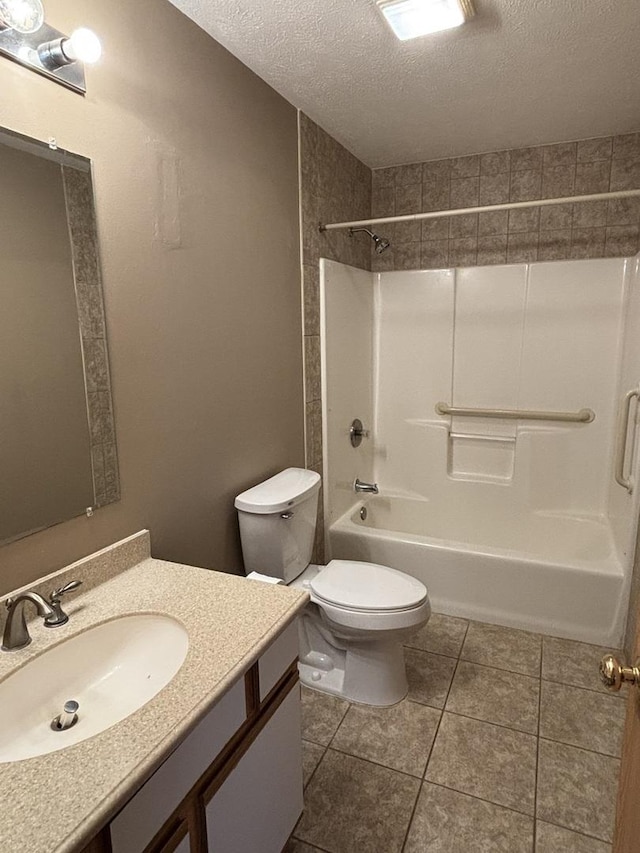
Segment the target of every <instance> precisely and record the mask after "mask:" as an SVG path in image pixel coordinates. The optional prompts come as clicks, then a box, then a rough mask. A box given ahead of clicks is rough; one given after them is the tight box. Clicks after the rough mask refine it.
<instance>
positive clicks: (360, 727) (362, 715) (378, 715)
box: [331, 700, 441, 777]
mask: <svg viewBox="0 0 640 853" xmlns="http://www.w3.org/2000/svg"><path fill="white" fill-rule="evenodd" d="M440 714H441V712H440V711H438V710H436V709H435V708H429V707H427V706H426V705H419V704H418V703H417V702H409V701H407V700H405V701H404V702H400V703H398V704H397V705H394V706H393V707H392V708H368V707H366V706H364V705H352V706H351V708H349V710H348V712H347V715H346V717H345V718H344V720H343V721H342V723H341V724H340V728H339V729H338V731H337V733H336V736H335V737H334V739H333V740H332V742H331V746H332V748H333V749H339V750H341V751H342V752H348V753H349V754H350V755H356V756H358V757H359V758H367V759H368V760H369V761H375V762H376V763H377V764H384V765H385V767H390V768H391V769H392V770H400V771H402V772H403V773H410V774H411V775H412V776H419V777H422V776H423V774H424V770H425V767H426V766H427V759H428V758H429V753H430V751H431V747H432V745H433V741H434V738H435V736H436V731H437V730H438V723H439V722H440Z"/></svg>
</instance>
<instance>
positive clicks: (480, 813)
mask: <svg viewBox="0 0 640 853" xmlns="http://www.w3.org/2000/svg"><path fill="white" fill-rule="evenodd" d="M532 847H533V820H532V819H531V818H529V817H526V816H525V815H522V814H518V813H517V812H514V811H511V810H510V809H505V808H502V806H496V805H494V804H493V803H486V802H483V800H478V799H476V798H475V797H468V796H467V795H466V794H460V793H458V792H457V791H451V790H449V789H448V788H441V787H440V786H438V785H430V784H429V783H428V782H425V784H424V786H423V788H422V791H421V792H420V798H419V799H418V805H417V807H416V810H415V813H414V816H413V820H412V821H411V828H410V830H409V835H408V838H407V843H406V845H405V848H404V851H405V853H426V851H429V853H487V851H492V853H531V850H532ZM556 853H559V851H556Z"/></svg>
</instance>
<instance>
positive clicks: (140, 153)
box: [0, 0, 303, 591]
mask: <svg viewBox="0 0 640 853" xmlns="http://www.w3.org/2000/svg"><path fill="white" fill-rule="evenodd" d="M47 19H48V21H49V22H50V23H51V24H52V25H54V26H56V27H58V28H60V29H62V30H64V31H67V32H68V31H71V30H73V29H74V28H75V27H77V26H78V25H81V24H82V25H85V26H90V27H92V28H93V29H95V31H96V32H97V33H98V34H99V35H100V37H101V39H102V41H103V47H104V58H103V60H102V61H101V63H100V64H99V65H98V66H96V67H94V68H91V69H89V71H88V95H87V97H86V98H82V97H80V96H78V95H76V94H74V93H72V92H69V91H67V90H65V89H64V88H62V87H61V86H58V85H56V84H54V83H51V82H49V81H47V80H45V79H44V78H41V77H38V76H37V75H35V74H33V73H30V72H29V71H26V70H24V69H22V68H21V67H19V66H17V65H15V64H13V63H11V62H9V61H7V60H5V59H0V90H1V91H2V93H3V95H2V99H1V101H0V124H1V125H3V126H5V127H9V128H11V129H13V130H16V131H19V132H21V133H25V134H28V135H30V136H33V137H36V138H39V139H47V138H49V137H51V136H54V137H56V139H57V141H58V144H59V145H60V146H61V147H63V148H67V149H69V150H72V151H76V152H78V153H80V154H83V155H85V156H87V157H90V158H91V159H92V161H93V166H94V188H95V195H96V204H97V216H98V231H99V236H100V244H101V255H102V269H103V281H104V291H105V303H106V316H107V326H108V337H109V349H110V361H111V369H112V382H113V395H114V407H115V415H116V430H117V442H118V452H119V461H120V473H121V480H122V483H121V486H122V500H121V502H119V503H116V504H113V505H111V506H108V507H105V508H104V509H101V510H99V511H97V512H96V514H95V516H94V517H93V518H91V519H86V518H80V519H76V520H74V521H71V522H67V523H64V524H61V525H58V526H57V527H54V528H51V529H50V530H48V531H44V532H42V533H39V534H35V535H33V536H31V537H28V538H26V539H23V540H21V541H19V542H16V543H14V544H12V545H9V546H6V547H5V548H3V549H2V550H0V589H2V590H4V591H6V590H8V589H11V588H13V587H15V586H16V585H18V584H22V583H26V582H29V581H30V580H32V579H33V578H36V577H38V576H40V575H42V574H43V573H45V572H49V571H51V570H53V569H55V568H57V567H59V566H62V565H65V564H66V563H68V562H70V561H72V560H74V559H76V558H78V557H80V556H82V555H83V554H87V553H89V552H91V551H93V550H95V549H97V548H100V547H102V546H104V545H106V544H108V543H110V542H113V541H114V540H116V539H118V538H120V537H123V536H126V535H128V534H130V533H132V532H133V531H135V530H138V529H140V528H142V527H145V526H147V527H149V528H150V529H151V533H152V543H153V552H154V554H155V555H157V556H159V557H163V558H166V559H176V560H180V561H183V562H186V563H193V564H196V565H202V566H210V567H215V568H219V569H230V570H237V569H239V567H240V566H241V561H240V552H239V539H238V533H237V525H236V519H235V513H234V510H233V497H234V495H235V494H236V493H237V492H238V491H240V490H242V489H244V488H246V487H247V486H249V485H250V484H252V483H254V482H256V481H257V480H258V479H260V478H262V477H264V476H267V475H270V474H272V473H275V472H276V471H277V470H278V469H279V468H282V467H283V466H286V465H293V464H302V462H303V441H302V435H303V430H302V422H303V404H302V354H301V346H300V335H301V320H300V316H301V309H300V274H299V270H300V267H299V263H300V259H299V235H298V196H297V135H296V114H295V110H294V108H293V107H292V106H291V105H290V104H288V103H287V102H285V101H284V100H283V99H282V98H281V97H279V96H278V95H277V94H276V93H275V92H273V91H272V90H271V89H270V88H269V87H268V86H267V85H266V84H264V83H263V82H262V81H261V80H259V79H258V78H257V77H256V76H255V75H254V74H252V73H251V72H250V71H249V70H248V69H247V68H246V67H244V66H243V65H242V64H241V63H240V62H238V61H237V60H236V59H234V58H233V57H231V56H230V54H228V53H227V52H226V51H225V50H224V49H223V48H222V47H220V46H219V45H217V44H216V43H215V42H213V41H212V40H211V39H209V38H208V37H207V36H206V35H205V34H204V33H203V32H201V31H200V30H199V29H198V28H197V27H196V26H195V25H194V24H192V23H191V22H189V21H188V20H187V19H186V18H184V17H183V16H182V15H181V14H180V13H179V12H178V11H177V10H176V9H174V8H173V7H172V6H170V5H169V4H168V3H166V2H164V0H140V2H136V3H129V2H126V0H114V2H112V3H102V2H99V0H88V2H86V3H83V4H82V6H79V5H78V4H77V3H75V2H72V0H49V2H48V3H47ZM161 162H164V163H165V167H162V168H161V165H160V164H161ZM163 169H164V172H165V174H166V173H168V175H169V179H168V180H167V182H166V186H167V187H168V189H167V191H166V192H165V193H163V192H162V191H161V188H160V185H159V175H160V174H161V172H162V171H163ZM172 174H175V175H176V176H177V186H178V192H177V194H176V193H173V192H172V191H171V176H172ZM163 197H164V198H165V200H164V201H162V199H163ZM178 215H179V217H178ZM178 219H179V229H178V227H177V225H178ZM178 242H179V243H180V246H179V247H178V248H171V246H172V245H175V244H176V243H178Z"/></svg>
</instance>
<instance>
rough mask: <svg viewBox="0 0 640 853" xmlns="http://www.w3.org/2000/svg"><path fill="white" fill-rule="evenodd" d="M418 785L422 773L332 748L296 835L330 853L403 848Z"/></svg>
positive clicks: (311, 787) (310, 792)
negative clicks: (410, 772) (399, 769)
mask: <svg viewBox="0 0 640 853" xmlns="http://www.w3.org/2000/svg"><path fill="white" fill-rule="evenodd" d="M419 789H420V782H419V780H418V779H413V778H412V777H411V776H406V775H405V774H404V773H397V772H396V771H395V770H389V769H388V768H387V767H380V766H379V765H377V764H371V763H370V762H368V761H362V760H361V759H359V758H354V757H353V756H351V755H344V754H343V753H341V752H336V751H335V750H332V749H329V750H327V752H326V754H325V756H324V758H323V759H322V761H321V762H320V766H319V767H318V769H317V770H316V772H315V773H314V775H313V779H312V780H311V782H310V783H309V786H308V787H307V790H306V793H305V810H304V812H303V815H302V817H301V818H300V822H299V823H298V826H297V827H296V830H295V836H296V838H299V839H300V840H302V841H305V842H307V843H308V844H315V845H317V846H318V847H321V848H322V849H323V850H328V851H330V853H356V851H357V853H400V850H401V849H402V845H403V843H404V839H405V835H406V832H407V828H408V826H409V821H410V820H411V814H412V812H413V807H414V804H415V801H416V797H417V796H418V791H419Z"/></svg>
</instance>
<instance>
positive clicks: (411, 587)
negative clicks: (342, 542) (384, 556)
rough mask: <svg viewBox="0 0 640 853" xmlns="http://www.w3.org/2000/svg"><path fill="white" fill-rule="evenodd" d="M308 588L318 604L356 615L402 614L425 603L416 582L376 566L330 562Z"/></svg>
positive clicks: (409, 577)
mask: <svg viewBox="0 0 640 853" xmlns="http://www.w3.org/2000/svg"><path fill="white" fill-rule="evenodd" d="M309 586H310V588H311V591H312V593H313V597H314V598H315V599H316V601H317V602H318V603H322V604H328V605H331V606H333V607H337V608H340V609H341V610H349V611H355V612H359V613H398V612H404V611H408V610H414V609H415V608H417V607H420V605H421V604H423V603H424V602H425V601H426V600H427V588H426V587H425V585H424V584H422V583H420V581H419V580H416V579H415V578H413V577H411V576H410V575H407V574H404V573H403V572H398V571H396V569H390V568H389V567H388V566H381V565H379V564H378V563H364V562H355V561H352V560H331V562H330V563H329V564H328V565H327V566H326V567H325V568H324V569H321V571H320V572H319V573H318V574H317V575H316V576H315V577H314V578H313V580H312V581H311V583H310V585H309Z"/></svg>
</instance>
